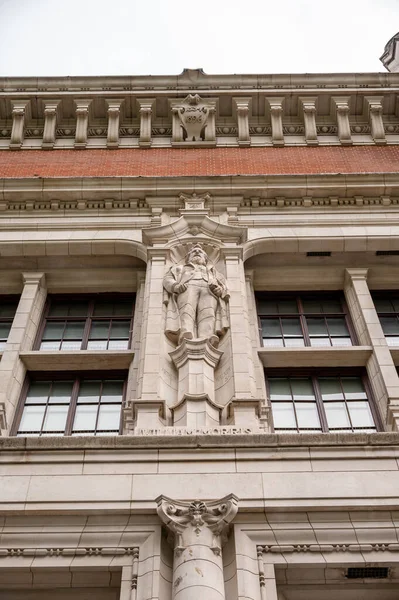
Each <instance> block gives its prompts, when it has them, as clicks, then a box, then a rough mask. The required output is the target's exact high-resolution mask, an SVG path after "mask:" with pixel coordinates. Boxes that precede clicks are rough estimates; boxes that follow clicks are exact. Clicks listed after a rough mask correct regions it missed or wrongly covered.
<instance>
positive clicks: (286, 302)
mask: <svg viewBox="0 0 399 600" xmlns="http://www.w3.org/2000/svg"><path fill="white" fill-rule="evenodd" d="M277 305H278V312H279V313H280V315H295V314H298V305H297V303H296V300H295V299H294V298H293V299H292V300H291V299H289V298H284V299H282V300H278V302H277Z"/></svg>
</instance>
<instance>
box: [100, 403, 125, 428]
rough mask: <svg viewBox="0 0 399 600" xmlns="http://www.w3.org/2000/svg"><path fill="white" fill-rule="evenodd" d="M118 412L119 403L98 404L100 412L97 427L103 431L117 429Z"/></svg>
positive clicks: (119, 412)
mask: <svg viewBox="0 0 399 600" xmlns="http://www.w3.org/2000/svg"><path fill="white" fill-rule="evenodd" d="M120 414H121V408H120V405H115V404H105V405H102V406H100V414H99V416H98V424H97V429H103V430H105V431H107V430H108V431H109V430H114V431H118V430H119V420H120Z"/></svg>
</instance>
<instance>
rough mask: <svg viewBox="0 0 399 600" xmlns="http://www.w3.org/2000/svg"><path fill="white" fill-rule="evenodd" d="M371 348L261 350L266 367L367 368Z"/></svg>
mask: <svg viewBox="0 0 399 600" xmlns="http://www.w3.org/2000/svg"><path fill="white" fill-rule="evenodd" d="M372 352H373V349H372V347H371V346H345V347H341V348H338V347H328V348H269V347H267V348H259V350H258V355H259V358H260V359H261V361H262V364H263V366H264V367H269V368H272V367H274V368H277V367H284V368H286V367H329V368H332V367H365V366H366V364H367V361H368V359H369V358H370V356H371V354H372Z"/></svg>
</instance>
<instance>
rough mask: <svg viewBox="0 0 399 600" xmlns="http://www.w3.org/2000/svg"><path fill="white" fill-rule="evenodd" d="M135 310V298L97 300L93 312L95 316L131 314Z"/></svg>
mask: <svg viewBox="0 0 399 600" xmlns="http://www.w3.org/2000/svg"><path fill="white" fill-rule="evenodd" d="M132 312H133V300H132V299H129V300H127V299H126V300H110V299H109V300H96V302H95V305H94V311H93V314H94V316H95V317H113V316H130V315H131V314H132Z"/></svg>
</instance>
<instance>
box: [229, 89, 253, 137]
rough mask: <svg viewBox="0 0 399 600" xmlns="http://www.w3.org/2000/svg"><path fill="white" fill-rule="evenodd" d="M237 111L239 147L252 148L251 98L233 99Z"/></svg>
mask: <svg viewBox="0 0 399 600" xmlns="http://www.w3.org/2000/svg"><path fill="white" fill-rule="evenodd" d="M233 100H234V102H235V105H236V110H237V126H238V145H239V146H250V145H251V139H250V137H249V105H250V102H251V99H250V98H233Z"/></svg>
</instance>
